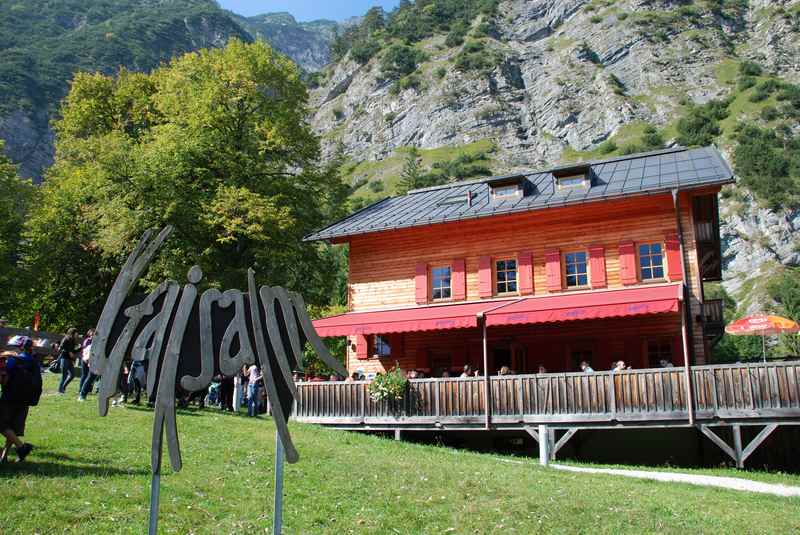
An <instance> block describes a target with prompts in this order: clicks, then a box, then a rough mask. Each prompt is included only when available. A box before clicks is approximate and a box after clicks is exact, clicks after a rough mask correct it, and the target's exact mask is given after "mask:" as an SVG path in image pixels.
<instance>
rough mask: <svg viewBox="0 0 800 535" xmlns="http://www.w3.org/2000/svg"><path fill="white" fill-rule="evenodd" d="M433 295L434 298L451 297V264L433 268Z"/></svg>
mask: <svg viewBox="0 0 800 535" xmlns="http://www.w3.org/2000/svg"><path fill="white" fill-rule="evenodd" d="M431 290H432V292H431V295H432V296H433V300H434V301H435V300H437V299H450V292H451V286H450V266H441V267H435V268H432V269H431Z"/></svg>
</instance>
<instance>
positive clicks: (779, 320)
mask: <svg viewBox="0 0 800 535" xmlns="http://www.w3.org/2000/svg"><path fill="white" fill-rule="evenodd" d="M725 332H726V333H728V334H732V335H734V336H742V335H759V336H761V354H762V357H763V359H764V362H766V361H767V342H766V337H767V336H772V335H778V334H789V333H796V332H800V325H798V324H797V322H796V321H793V320H790V319H789V318H784V317H781V316H769V315H767V314H756V315H755V316H747V317H745V318H742V319H740V320H736V321H734V322H733V323H730V324H728V325H726V326H725Z"/></svg>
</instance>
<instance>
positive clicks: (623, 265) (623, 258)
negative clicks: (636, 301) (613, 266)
mask: <svg viewBox="0 0 800 535" xmlns="http://www.w3.org/2000/svg"><path fill="white" fill-rule="evenodd" d="M619 275H620V278H621V279H622V284H636V283H637V282H638V280H639V275H638V273H637V271H636V245H635V244H634V243H633V242H632V241H624V242H622V243H620V244H619Z"/></svg>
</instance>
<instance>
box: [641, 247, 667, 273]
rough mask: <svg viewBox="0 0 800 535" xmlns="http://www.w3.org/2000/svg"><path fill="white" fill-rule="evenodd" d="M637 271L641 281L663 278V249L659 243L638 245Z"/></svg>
mask: <svg viewBox="0 0 800 535" xmlns="http://www.w3.org/2000/svg"><path fill="white" fill-rule="evenodd" d="M639 272H640V273H641V275H642V280H643V281H648V280H659V279H663V278H664V249H663V247H662V246H661V244H660V243H643V244H641V245H639Z"/></svg>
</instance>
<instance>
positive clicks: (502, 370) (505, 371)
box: [497, 366, 513, 375]
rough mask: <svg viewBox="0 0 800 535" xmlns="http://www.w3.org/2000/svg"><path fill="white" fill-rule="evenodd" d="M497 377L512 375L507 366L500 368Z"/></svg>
mask: <svg viewBox="0 0 800 535" xmlns="http://www.w3.org/2000/svg"><path fill="white" fill-rule="evenodd" d="M497 375H513V373H512V372H511V368H509V367H508V366H502V367H501V368H500V371H498V372H497Z"/></svg>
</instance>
